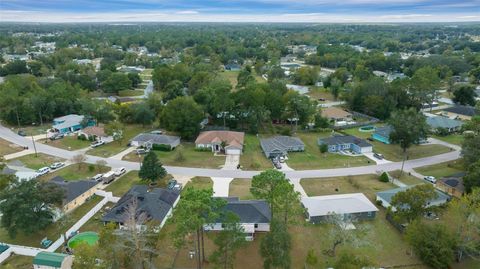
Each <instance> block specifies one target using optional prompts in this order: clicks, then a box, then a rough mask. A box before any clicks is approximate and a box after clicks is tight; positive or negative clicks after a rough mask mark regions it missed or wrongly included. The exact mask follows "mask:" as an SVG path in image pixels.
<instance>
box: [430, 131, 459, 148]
mask: <svg viewBox="0 0 480 269" xmlns="http://www.w3.org/2000/svg"><path fill="white" fill-rule="evenodd" d="M432 137H433V138H436V139H438V140H442V141H445V142H447V143H450V144H454V145H458V146H461V145H462V143H463V135H461V134H451V135H447V136H438V135H433V136H432Z"/></svg>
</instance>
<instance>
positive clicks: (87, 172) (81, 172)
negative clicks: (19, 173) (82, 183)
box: [40, 163, 110, 181]
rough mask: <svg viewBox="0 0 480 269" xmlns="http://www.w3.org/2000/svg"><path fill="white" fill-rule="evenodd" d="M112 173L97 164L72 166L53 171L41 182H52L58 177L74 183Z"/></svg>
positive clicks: (43, 177)
mask: <svg viewBox="0 0 480 269" xmlns="http://www.w3.org/2000/svg"><path fill="white" fill-rule="evenodd" d="M108 171H110V167H107V166H99V165H95V164H87V163H80V164H72V165H69V166H67V167H64V168H60V169H58V170H52V172H50V173H48V174H46V175H44V176H42V177H41V178H40V179H41V180H45V181H47V180H50V179H52V178H54V177H56V176H60V177H63V178H64V179H65V180H68V181H74V180H89V179H90V178H91V177H93V176H94V175H96V174H100V173H106V172H108Z"/></svg>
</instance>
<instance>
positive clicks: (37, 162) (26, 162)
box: [8, 153, 65, 170]
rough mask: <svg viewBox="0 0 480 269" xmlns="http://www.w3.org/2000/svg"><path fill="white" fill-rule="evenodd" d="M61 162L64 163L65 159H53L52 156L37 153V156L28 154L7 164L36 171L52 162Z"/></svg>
mask: <svg viewBox="0 0 480 269" xmlns="http://www.w3.org/2000/svg"><path fill="white" fill-rule="evenodd" d="M62 161H65V159H62V158H58V157H54V156H51V155H47V154H43V153H38V154H37V155H35V154H29V155H25V156H22V157H19V158H15V159H12V160H9V161H8V163H12V164H13V165H23V166H25V167H27V168H30V169H33V170H38V169H40V168H42V167H45V166H50V165H52V164H53V163H54V162H62Z"/></svg>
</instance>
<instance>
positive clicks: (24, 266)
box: [0, 255, 33, 269]
mask: <svg viewBox="0 0 480 269" xmlns="http://www.w3.org/2000/svg"><path fill="white" fill-rule="evenodd" d="M32 263H33V257H29V256H21V255H12V256H10V257H9V258H8V259H6V260H5V261H4V262H3V263H2V264H1V265H0V269H31V268H32Z"/></svg>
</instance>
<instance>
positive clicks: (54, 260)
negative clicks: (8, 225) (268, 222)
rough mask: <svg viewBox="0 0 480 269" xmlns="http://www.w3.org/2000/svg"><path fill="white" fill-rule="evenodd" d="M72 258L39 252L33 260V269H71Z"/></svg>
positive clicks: (59, 254) (60, 254) (61, 254)
mask: <svg viewBox="0 0 480 269" xmlns="http://www.w3.org/2000/svg"><path fill="white" fill-rule="evenodd" d="M72 264H73V258H72V256H70V255H66V254H63V253H55V252H47V251H41V252H39V253H38V254H37V255H36V256H35V258H33V268H34V269H71V268H72Z"/></svg>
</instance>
